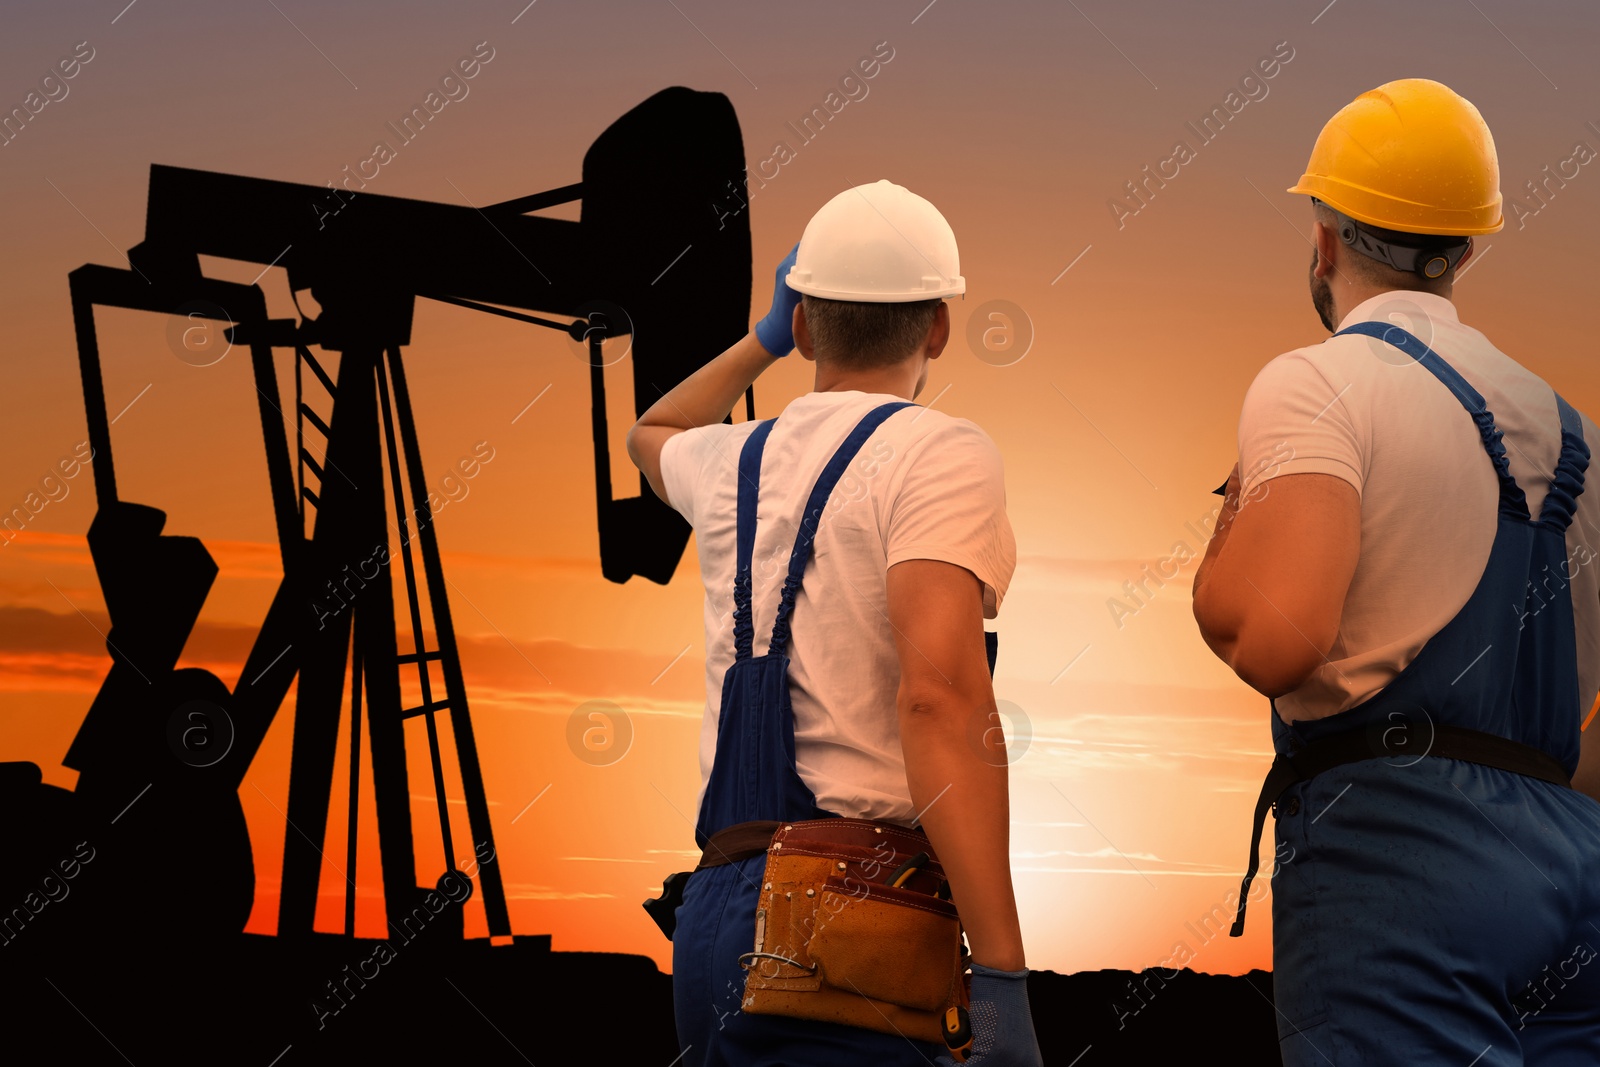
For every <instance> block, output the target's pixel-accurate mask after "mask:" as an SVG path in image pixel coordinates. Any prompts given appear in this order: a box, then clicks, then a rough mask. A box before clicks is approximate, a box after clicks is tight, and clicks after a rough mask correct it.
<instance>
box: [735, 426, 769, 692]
mask: <svg viewBox="0 0 1600 1067" xmlns="http://www.w3.org/2000/svg"><path fill="white" fill-rule="evenodd" d="M777 421H778V420H777V419H767V420H766V421H764V422H762V423H761V424H760V425H759V426H757V427H756V428H755V429H754V430H752V431H750V436H749V437H747V438H745V441H744V447H743V448H742V449H740V450H739V504H738V512H737V517H736V519H735V530H736V535H735V546H734V565H733V658H734V659H736V660H739V659H749V658H750V646H751V643H752V640H753V638H754V630H753V628H752V626H751V624H750V558H751V556H752V555H754V554H755V544H756V501H757V499H758V498H759V495H760V490H761V455H762V453H763V452H764V451H765V450H766V447H767V435H768V434H770V433H771V432H772V424H773V423H775V422H777Z"/></svg>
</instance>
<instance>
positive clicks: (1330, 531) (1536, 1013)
mask: <svg viewBox="0 0 1600 1067" xmlns="http://www.w3.org/2000/svg"><path fill="white" fill-rule="evenodd" d="M1499 185H1500V177H1499V166H1498V163H1497V161H1496V158H1495V149H1494V141H1493V139H1492V138H1491V137H1490V135H1489V129H1488V127H1487V126H1486V125H1485V123H1484V121H1483V117H1482V116H1481V115H1480V114H1479V113H1478V110H1477V108H1475V107H1473V105H1472V104H1471V103H1469V102H1468V101H1467V100H1465V99H1463V98H1462V97H1460V96H1458V95H1457V94H1456V93H1455V92H1453V91H1452V90H1451V89H1449V88H1448V87H1446V86H1444V85H1441V84H1439V83H1438V82H1434V81H1427V80H1424V79H1405V80H1401V81H1393V82H1389V83H1388V84H1385V85H1382V86H1379V87H1378V88H1376V89H1374V90H1372V91H1370V92H1367V93H1363V94H1362V95H1361V96H1359V97H1357V98H1356V99H1355V100H1354V101H1353V102H1352V103H1350V104H1349V105H1347V106H1346V107H1344V108H1343V109H1342V110H1340V111H1339V112H1338V113H1337V114H1336V115H1334V117H1333V118H1332V119H1331V120H1330V121H1329V122H1328V123H1327V125H1326V126H1325V127H1324V128H1323V130H1322V133H1321V135H1320V136H1319V137H1318V138H1317V141H1316V145H1315V147H1314V148H1313V149H1312V152H1311V160H1310V163H1309V164H1308V165H1307V167H1306V171H1305V174H1304V175H1303V176H1302V177H1301V178H1300V181H1299V182H1298V183H1297V184H1296V185H1295V186H1294V187H1293V188H1292V189H1291V190H1290V191H1291V192H1296V193H1303V194H1306V195H1309V196H1310V197H1311V198H1312V225H1311V240H1312V243H1313V245H1314V246H1315V250H1314V252H1313V254H1312V261H1311V273H1310V287H1311V295H1312V302H1313V304H1314V305H1315V307H1316V310H1317V314H1318V315H1319V316H1320V317H1321V319H1322V321H1323V323H1324V325H1326V326H1327V328H1328V329H1329V330H1330V331H1331V332H1333V336H1332V337H1331V338H1330V339H1328V340H1327V341H1325V342H1323V343H1322V344H1319V345H1312V346H1309V347H1305V348H1299V349H1296V350H1294V351H1292V352H1287V353H1285V354H1283V355H1281V356H1279V357H1277V358H1276V359H1274V360H1272V361H1271V362H1269V363H1268V364H1267V365H1266V366H1265V367H1264V368H1263V369H1262V370H1261V371H1260V373H1259V374H1258V375H1257V376H1256V379H1255V381H1254V382H1253V384H1252V385H1251V386H1250V389H1249V391H1248V393H1247V395H1246V397H1245V400H1244V407H1243V411H1242V413H1241V415H1240V419H1239V462H1238V465H1237V466H1235V468H1234V470H1233V474H1232V476H1231V477H1230V478H1229V481H1228V483H1227V486H1226V490H1225V491H1226V500H1225V502H1224V505H1223V511H1222V516H1221V519H1220V520H1219V522H1218V525H1217V532H1216V535H1215V537H1214V538H1213V539H1212V541H1211V542H1210V544H1209V546H1208V548H1207V552H1206V556H1205V559H1204V561H1203V562H1202V564H1201V566H1200V567H1199V569H1198V571H1197V573H1196V575H1195V587H1194V612H1195V617H1196V619H1197V621H1198V622H1199V625H1200V631H1201V633H1202V635H1203V636H1204V638H1205V640H1206V642H1207V643H1208V644H1209V645H1210V646H1211V648H1212V650H1213V651H1214V652H1215V653H1216V654H1217V655H1218V656H1219V657H1220V658H1221V659H1222V660H1223V661H1224V662H1226V663H1227V664H1228V665H1229V666H1230V667H1232V668H1233V669H1234V670H1235V671H1236V672H1237V673H1238V674H1239V676H1240V677H1241V678H1242V679H1243V680H1244V681H1245V682H1247V683H1248V684H1249V685H1251V686H1252V687H1253V688H1255V689H1257V690H1259V691H1260V692H1261V693H1263V694H1265V695H1266V696H1268V697H1269V698H1271V702H1272V714H1271V724H1272V737H1273V744H1274V748H1275V750H1276V753H1277V758H1276V759H1275V761H1274V762H1273V765H1272V769H1271V772H1270V774H1269V775H1268V776H1267V780H1266V783H1265V785H1264V786H1263V788H1262V791H1261V795H1260V798H1259V800H1258V803H1257V805H1256V811H1255V832H1254V839H1253V840H1252V843H1251V855H1250V861H1249V873H1248V874H1247V875H1246V878H1245V881H1244V884H1243V885H1242V886H1241V887H1240V892H1239V897H1238V901H1237V908H1238V914H1237V920H1236V922H1235V926H1234V930H1233V932H1234V933H1235V934H1238V933H1240V932H1241V931H1242V929H1243V925H1244V914H1245V904H1246V902H1247V901H1259V900H1260V899H1261V898H1262V897H1263V896H1265V895H1266V893H1265V892H1263V890H1264V889H1266V888H1267V887H1268V886H1270V892H1271V897H1272V918H1273V949H1274V973H1273V987H1274V992H1275V996H1274V1000H1275V1005H1276V1008H1277V1012H1276V1014H1277V1017H1278V1029H1279V1036H1280V1038H1281V1043H1282V1049H1283V1056H1284V1062H1285V1063H1286V1064H1289V1065H1291V1067H1299V1065H1306V1064H1321V1065H1326V1064H1337V1065H1340V1067H1343V1065H1345V1064H1361V1065H1372V1064H1407V1065H1409V1064H1422V1063H1428V1064H1434V1063H1438V1064H1446V1063H1455V1064H1461V1065H1463V1067H1466V1065H1468V1064H1476V1065H1478V1067H1491V1065H1511V1064H1523V1063H1527V1064H1558V1065H1567V1064H1587V1065H1592V1064H1597V1063H1600V963H1592V962H1591V961H1593V960H1594V959H1595V957H1596V954H1597V952H1600V804H1597V803H1596V799H1597V798H1600V741H1597V740H1596V739H1595V738H1594V737H1593V736H1592V735H1593V734H1594V732H1595V731H1590V735H1591V736H1589V737H1588V738H1587V739H1586V740H1585V739H1583V735H1582V733H1581V730H1582V724H1583V721H1584V717H1585V714H1586V713H1587V712H1588V711H1589V709H1590V707H1591V705H1592V704H1593V703H1594V700H1595V695H1596V691H1597V690H1600V489H1597V490H1592V491H1589V492H1585V483H1586V476H1587V474H1588V468H1589V457H1590V445H1591V444H1593V443H1595V442H1600V432H1597V430H1596V428H1595V424H1594V423H1593V422H1592V421H1590V420H1589V419H1588V418H1586V417H1584V416H1582V415H1581V414H1579V413H1578V412H1577V411H1576V410H1575V409H1574V408H1573V407H1572V406H1571V405H1570V404H1568V403H1567V402H1566V401H1565V400H1563V399H1562V398H1561V397H1560V396H1558V395H1557V394H1556V393H1555V392H1554V391H1553V390H1552V389H1551V387H1550V386H1549V385H1547V384H1545V383H1544V382H1543V381H1542V380H1540V378H1539V377H1537V376H1536V375H1535V374H1533V373H1532V372H1531V371H1529V370H1528V369H1526V368H1525V367H1524V366H1522V365H1521V364H1520V363H1518V362H1516V361H1514V360H1513V359H1512V358H1511V357H1510V356H1509V355H1506V354H1504V353H1503V352H1502V351H1501V350H1500V349H1498V348H1497V347H1496V346H1495V345H1494V344H1491V343H1490V341H1489V339H1488V338H1486V337H1485V336H1484V335H1483V334H1482V333H1480V332H1478V331H1477V330H1475V329H1473V328H1472V327H1470V326H1468V325H1466V324H1465V323H1463V322H1462V321H1461V319H1460V317H1459V316H1458V315H1457V312H1456V307H1455V304H1454V303H1453V302H1452V293H1453V287H1454V284H1455V280H1456V278H1457V277H1458V275H1459V274H1460V272H1461V270H1462V269H1463V267H1464V265H1465V264H1467V263H1468V262H1470V260H1471V256H1472V254H1473V240H1474V238H1476V237H1479V236H1481V235H1484V234H1489V233H1495V232H1497V231H1498V230H1499V229H1500V228H1501V225H1502V220H1501V197H1500V190H1499ZM1474 284H1477V285H1480V286H1481V287H1483V288H1484V289H1486V290H1487V289H1489V288H1491V287H1492V279H1491V278H1490V276H1488V275H1482V276H1475V281H1474ZM1513 347H1514V343H1513ZM1269 809H1270V810H1272V811H1273V812H1274V814H1275V817H1276V837H1277V846H1278V847H1277V856H1278V857H1279V862H1278V863H1277V865H1276V868H1275V870H1274V871H1273V872H1272V876H1271V878H1270V882H1269V881H1268V880H1267V879H1263V880H1261V881H1258V882H1256V883H1255V888H1254V889H1252V881H1251V879H1252V877H1253V875H1254V874H1255V872H1256V863H1257V861H1256V848H1257V846H1258V844H1259V840H1260V836H1261V833H1262V827H1263V823H1264V821H1265V817H1266V814H1267V812H1268V810H1269Z"/></svg>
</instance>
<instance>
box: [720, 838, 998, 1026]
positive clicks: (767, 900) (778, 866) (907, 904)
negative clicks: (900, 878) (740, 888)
mask: <svg viewBox="0 0 1600 1067" xmlns="http://www.w3.org/2000/svg"><path fill="white" fill-rule="evenodd" d="M930 851H931V850H930V848H929V845H928V839H927V837H926V836H924V835H923V834H922V833H920V832H918V831H914V830H908V829H906V828H904V827H900V826H895V825H892V824H889V823H880V822H875V821H873V820H868V819H842V818H841V819H815V820H810V821H802V822H792V823H784V824H782V825H781V826H780V827H779V828H778V830H777V831H776V832H775V833H774V834H773V837H772V844H771V846H770V847H769V848H768V849H767V862H766V870H765V873H764V874H763V876H762V881H761V892H760V896H759V898H758V903H757V906H756V915H755V949H754V951H752V952H750V953H746V954H745V955H744V956H743V957H741V961H740V962H741V963H742V964H743V965H744V967H745V987H744V1004H743V1009H744V1010H745V1011H748V1012H753V1013H755V1014H758V1015H760V1014H765V1015H787V1016H794V1017H797V1018H802V1019H816V1020H820V1021H825V1022H833V1023H842V1024H844V1025H847V1026H860V1027H865V1028H866V1029H869V1030H878V1031H882V1032H884V1033H898V1034H902V1035H904V1036H906V1037H909V1038H914V1039H916V1040H921V1041H931V1042H940V1041H942V1039H943V1035H942V1030H941V1025H940V1021H941V1018H942V1016H943V1014H944V1012H945V1010H946V1009H947V1008H949V1007H952V1006H955V1005H958V1004H959V1005H961V1006H963V1007H965V1006H966V1005H967V997H968V984H967V983H968V979H967V978H966V975H965V972H966V964H967V960H966V957H965V955H964V953H963V949H962V943H961V942H962V935H961V921H960V919H959V917H958V916H957V914H956V908H955V905H954V904H952V903H951V902H949V901H947V900H942V899H940V898H939V897H938V896H937V895H936V893H937V891H938V889H939V887H940V885H942V884H943V882H944V870H943V868H941V867H940V866H939V863H938V861H937V860H936V859H929V860H928V861H927V862H926V863H925V864H923V865H922V866H921V867H918V868H917V869H916V870H915V871H914V872H913V873H912V874H911V876H910V877H909V878H908V879H906V880H905V882H904V883H903V884H902V885H900V886H898V887H892V886H889V885H888V884H886V883H887V882H888V880H889V879H890V878H891V877H892V876H893V875H894V873H895V871H896V870H897V869H898V868H899V867H900V866H901V865H902V864H903V863H905V862H906V861H907V860H909V859H910V858H911V857H912V856H914V855H916V854H917V853H918V852H930Z"/></svg>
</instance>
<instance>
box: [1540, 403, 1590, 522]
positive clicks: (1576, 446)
mask: <svg viewBox="0 0 1600 1067" xmlns="http://www.w3.org/2000/svg"><path fill="white" fill-rule="evenodd" d="M1556 408H1557V409H1558V410H1559V411H1560V412H1561V458H1560V459H1558V460H1557V461H1556V470H1555V474H1554V475H1552V476H1551V478H1550V490H1549V492H1548V493H1546V494H1545V498H1544V507H1543V508H1541V509H1540V512H1539V524H1540V525H1541V526H1550V527H1553V528H1554V529H1556V530H1559V531H1561V532H1562V533H1565V532H1566V530H1567V527H1568V526H1571V525H1572V516H1573V514H1574V513H1575V512H1576V511H1577V508H1578V497H1580V496H1582V495H1583V486H1584V477H1583V476H1584V474H1585V473H1586V472H1587V471H1588V469H1589V444H1588V442H1587V441H1585V440H1584V439H1583V419H1582V418H1580V417H1579V416H1578V410H1577V409H1576V408H1574V407H1573V406H1572V405H1571V404H1569V403H1567V402H1566V400H1565V399H1563V398H1562V397H1561V395H1560V394H1559V393H1558V394H1556Z"/></svg>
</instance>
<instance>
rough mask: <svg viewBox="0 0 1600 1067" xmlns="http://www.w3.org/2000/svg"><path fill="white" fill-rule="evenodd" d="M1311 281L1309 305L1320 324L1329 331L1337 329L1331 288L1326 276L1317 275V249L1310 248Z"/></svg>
mask: <svg viewBox="0 0 1600 1067" xmlns="http://www.w3.org/2000/svg"><path fill="white" fill-rule="evenodd" d="M1308 277H1309V281H1310V283H1311V306H1312V307H1314V308H1316V309H1317V318H1319V319H1321V320H1322V325H1323V326H1324V327H1326V329H1327V331H1328V332H1329V333H1333V332H1334V331H1335V330H1336V329H1338V323H1337V322H1336V321H1335V320H1334V317H1333V316H1334V308H1333V290H1332V289H1330V288H1329V287H1328V279H1327V278H1319V277H1317V250H1316V249H1315V248H1313V249H1312V250H1311V269H1310V272H1309V275H1308Z"/></svg>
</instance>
